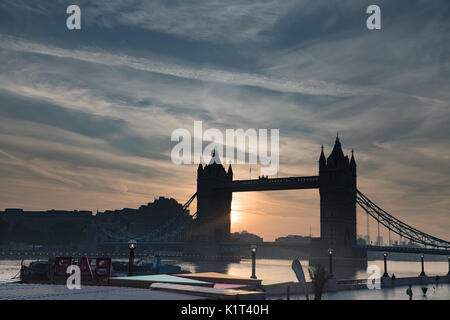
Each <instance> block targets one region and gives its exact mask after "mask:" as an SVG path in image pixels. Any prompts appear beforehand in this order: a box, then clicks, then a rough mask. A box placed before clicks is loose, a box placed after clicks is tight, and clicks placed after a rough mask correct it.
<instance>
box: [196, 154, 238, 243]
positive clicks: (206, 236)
mask: <svg viewBox="0 0 450 320" xmlns="http://www.w3.org/2000/svg"><path fill="white" fill-rule="evenodd" d="M232 181H233V169H232V168H231V164H230V166H229V167H228V171H225V168H224V167H223V165H222V164H221V162H220V158H219V156H218V155H217V153H216V152H213V157H212V158H211V161H210V163H209V164H208V165H206V166H204V167H203V166H202V164H199V166H198V169H197V226H198V227H197V230H196V232H195V233H194V237H195V238H196V239H197V240H202V241H208V242H211V243H220V242H223V241H226V240H228V239H229V236H230V227H231V199H232V192H231V191H226V190H216V189H215V187H216V186H217V185H218V184H224V183H231V182H232Z"/></svg>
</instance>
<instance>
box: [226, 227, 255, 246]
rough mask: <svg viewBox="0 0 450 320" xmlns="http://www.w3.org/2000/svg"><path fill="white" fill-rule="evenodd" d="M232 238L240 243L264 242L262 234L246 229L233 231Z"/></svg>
mask: <svg viewBox="0 0 450 320" xmlns="http://www.w3.org/2000/svg"><path fill="white" fill-rule="evenodd" d="M230 240H231V241H236V242H240V243H252V244H256V243H261V242H263V238H261V237H260V236H257V235H256V234H252V233H250V232H247V231H246V230H243V231H241V232H234V233H231V234H230Z"/></svg>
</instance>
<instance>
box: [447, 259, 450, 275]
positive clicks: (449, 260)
mask: <svg viewBox="0 0 450 320" xmlns="http://www.w3.org/2000/svg"><path fill="white" fill-rule="evenodd" d="M447 260H448V273H447V274H448V275H449V276H450V257H447Z"/></svg>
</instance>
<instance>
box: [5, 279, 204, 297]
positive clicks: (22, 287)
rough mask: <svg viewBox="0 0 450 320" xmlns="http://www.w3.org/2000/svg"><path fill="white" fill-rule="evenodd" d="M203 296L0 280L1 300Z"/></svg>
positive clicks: (134, 289) (147, 290) (136, 289)
mask: <svg viewBox="0 0 450 320" xmlns="http://www.w3.org/2000/svg"><path fill="white" fill-rule="evenodd" d="M191 299H201V297H196V296H191V295H187V294H178V293H171V292H164V291H157V290H149V289H138V288H120V287H105V286H103V287H101V286H82V287H81V289H79V290H76V289H75V290H69V289H68V288H67V287H66V286H64V285H50V284H19V283H8V282H0V300H191Z"/></svg>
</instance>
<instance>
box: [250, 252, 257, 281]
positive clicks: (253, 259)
mask: <svg viewBox="0 0 450 320" xmlns="http://www.w3.org/2000/svg"><path fill="white" fill-rule="evenodd" d="M257 248H258V247H257V246H256V245H254V244H252V245H251V246H250V249H251V250H252V276H251V277H250V278H252V279H256V275H255V269H256V249H257Z"/></svg>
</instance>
